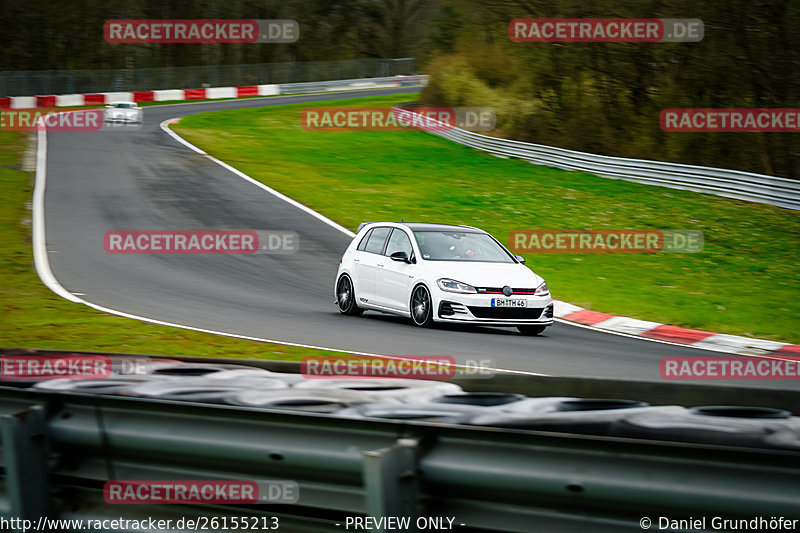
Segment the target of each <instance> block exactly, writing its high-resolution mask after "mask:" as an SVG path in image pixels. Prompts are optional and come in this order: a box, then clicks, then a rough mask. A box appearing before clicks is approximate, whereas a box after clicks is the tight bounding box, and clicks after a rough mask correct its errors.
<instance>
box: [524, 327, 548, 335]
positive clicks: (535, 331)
mask: <svg viewBox="0 0 800 533" xmlns="http://www.w3.org/2000/svg"><path fill="white" fill-rule="evenodd" d="M517 329H518V330H519V332H520V333H522V334H523V335H539V334H540V333H542V332H544V330H546V329H547V326H517Z"/></svg>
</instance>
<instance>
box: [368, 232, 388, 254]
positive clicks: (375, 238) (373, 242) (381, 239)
mask: <svg viewBox="0 0 800 533" xmlns="http://www.w3.org/2000/svg"><path fill="white" fill-rule="evenodd" d="M391 229H392V228H373V230H372V235H370V236H369V240H367V247H366V248H364V251H365V252H370V253H373V254H381V253H383V243H385V242H386V237H387V236H388V235H389V230H391Z"/></svg>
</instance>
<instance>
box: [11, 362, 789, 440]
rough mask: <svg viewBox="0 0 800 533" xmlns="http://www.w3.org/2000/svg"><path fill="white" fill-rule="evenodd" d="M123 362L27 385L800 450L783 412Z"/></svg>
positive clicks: (224, 366) (366, 416) (186, 364)
mask: <svg viewBox="0 0 800 533" xmlns="http://www.w3.org/2000/svg"><path fill="white" fill-rule="evenodd" d="M133 360H134V361H135V359H133ZM120 361H123V362H124V361H128V362H130V361H132V359H124V360H122V359H120V360H112V362H113V364H112V368H113V373H112V375H111V376H109V377H107V378H103V379H48V380H39V381H38V382H36V383H29V382H25V383H23V384H21V385H24V386H32V387H33V388H35V389H38V390H43V391H49V392H58V393H76V394H91V395H111V396H127V397H140V398H151V399H161V400H171V401H183V402H201V403H213V404H225V405H233V406H239V407H249V408H255V409H265V410H283V411H293V412H298V413H301V412H304V413H319V414H329V415H334V416H341V417H346V418H361V419H369V418H372V419H383V420H396V421H405V422H413V423H422V424H425V423H428V424H431V423H432V424H462V425H471V426H484V427H496V428H503V429H507V430H508V429H510V430H519V431H531V430H533V431H544V432H559V433H572V434H587V435H599V436H608V437H621V438H632V439H646V440H658V441H673V442H691V443H699V444H709V445H724V446H739V447H750V448H769V449H779V450H793V451H797V450H800V417H796V416H792V413H790V412H789V411H784V410H780V409H770V408H764V407H743V406H705V407H692V408H687V407H683V406H679V405H659V406H652V405H649V404H648V403H646V402H641V401H636V400H625V399H606V398H577V397H527V396H524V395H522V394H516V393H510V392H468V391H464V390H462V389H461V387H460V386H458V385H456V384H454V383H449V382H444V381H433V380H418V379H392V378H351V379H347V378H316V379H314V378H306V377H304V376H303V375H301V374H294V373H280V372H272V371H269V370H266V369H262V368H258V367H253V366H248V365H239V364H227V363H221V364H217V363H214V364H205V363H190V362H184V361H173V360H153V359H143V361H139V364H136V365H133V366H131V365H130V364H127V366H126V365H125V364H121V363H120ZM131 368H133V369H134V370H133V371H131Z"/></svg>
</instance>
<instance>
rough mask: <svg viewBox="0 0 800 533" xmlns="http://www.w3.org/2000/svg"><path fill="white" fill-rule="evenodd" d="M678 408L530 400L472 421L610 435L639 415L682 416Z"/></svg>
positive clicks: (630, 402) (592, 400) (583, 400)
mask: <svg viewBox="0 0 800 533" xmlns="http://www.w3.org/2000/svg"><path fill="white" fill-rule="evenodd" d="M685 411H686V408H685V407H681V406H678V405H664V406H650V405H649V404H647V403H645V402H639V401H635V400H605V399H600V398H529V399H528V400H522V401H520V402H517V403H516V404H511V405H510V406H508V407H507V408H505V409H497V410H495V411H494V412H489V413H487V414H485V415H483V416H478V417H475V418H473V419H472V420H471V421H470V424H471V425H476V426H493V427H502V428H508V429H525V430H533V431H558V432H561V433H581V434H587V435H608V434H609V433H610V432H611V427H612V425H613V424H614V423H616V422H619V421H621V420H624V419H625V418H627V417H630V416H634V415H637V414H639V413H643V412H644V413H651V412H665V413H671V414H682V413H684V412H685Z"/></svg>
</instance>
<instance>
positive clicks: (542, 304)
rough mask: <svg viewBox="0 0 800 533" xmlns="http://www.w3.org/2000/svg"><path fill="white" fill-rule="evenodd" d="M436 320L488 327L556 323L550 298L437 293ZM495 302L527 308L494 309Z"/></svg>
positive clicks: (437, 291)
mask: <svg viewBox="0 0 800 533" xmlns="http://www.w3.org/2000/svg"><path fill="white" fill-rule="evenodd" d="M434 292H435V295H434V310H435V313H434V320H436V321H437V322H453V323H470V324H481V325H485V326H530V325H545V326H549V325H551V324H552V323H553V300H552V298H551V297H550V295H547V296H532V295H527V294H526V295H511V296H510V297H506V296H503V295H502V294H458V293H452V292H445V291H442V290H436V291H434ZM494 298H501V299H513V300H525V303H526V306H525V307H493V306H492V300H493V299H494Z"/></svg>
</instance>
